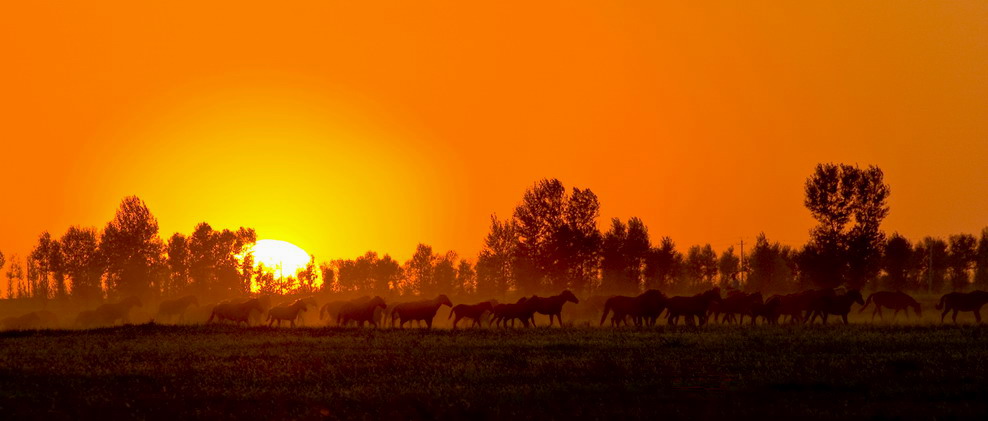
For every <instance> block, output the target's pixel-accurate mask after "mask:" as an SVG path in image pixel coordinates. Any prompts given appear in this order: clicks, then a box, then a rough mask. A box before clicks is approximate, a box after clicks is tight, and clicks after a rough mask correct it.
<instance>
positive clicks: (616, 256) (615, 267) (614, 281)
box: [600, 218, 639, 293]
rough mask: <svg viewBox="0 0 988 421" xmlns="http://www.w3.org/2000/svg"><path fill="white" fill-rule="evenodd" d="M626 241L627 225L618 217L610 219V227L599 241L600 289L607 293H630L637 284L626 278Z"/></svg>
mask: <svg viewBox="0 0 988 421" xmlns="http://www.w3.org/2000/svg"><path fill="white" fill-rule="evenodd" d="M627 241H628V226H627V225H625V224H624V222H621V219H620V218H613V219H611V228H610V229H608V230H607V232H606V233H605V234H604V240H603V242H602V243H601V253H600V254H601V260H600V272H601V280H600V284H601V289H602V290H604V291H606V292H608V293H618V292H622V293H632V292H637V291H638V289H639V288H638V285H637V284H635V283H634V282H632V280H630V279H628V278H627V271H626V270H625V269H626V268H627V266H628V262H627V261H626V260H627V259H625V256H624V243H625V242H627Z"/></svg>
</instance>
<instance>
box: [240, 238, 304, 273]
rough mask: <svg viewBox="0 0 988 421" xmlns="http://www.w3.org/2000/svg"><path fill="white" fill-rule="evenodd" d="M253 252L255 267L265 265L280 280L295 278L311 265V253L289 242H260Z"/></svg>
mask: <svg viewBox="0 0 988 421" xmlns="http://www.w3.org/2000/svg"><path fill="white" fill-rule="evenodd" d="M251 250H252V251H253V252H254V262H255V265H262V264H263V265H264V267H266V268H268V269H271V270H273V271H274V273H275V276H277V277H279V278H281V277H284V276H293V275H295V273H296V272H298V270H299V269H304V268H305V265H306V264H307V263H309V253H306V252H305V250H302V248H300V247H299V246H296V245H294V244H292V243H289V242H287V241H281V240H260V241H258V242H257V244H255V245H254V247H253V248H252V249H251Z"/></svg>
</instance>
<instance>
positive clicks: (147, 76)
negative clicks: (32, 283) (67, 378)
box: [0, 1, 988, 261]
mask: <svg viewBox="0 0 988 421" xmlns="http://www.w3.org/2000/svg"><path fill="white" fill-rule="evenodd" d="M207 3H208V4H203V2H168V3H152V2H136V3H135V2H98V4H97V3H93V4H90V3H87V2H82V3H77V4H62V3H61V2H42V1H37V2H7V3H5V4H4V5H3V6H0V55H2V57H3V61H2V63H3V64H2V66H0V91H2V92H3V94H2V96H0V98H2V99H0V144H2V148H0V157H2V163H0V180H2V191H0V194H2V196H3V198H4V199H3V202H2V203H3V206H0V250H3V251H4V252H5V253H7V254H8V256H9V255H10V253H16V254H18V255H19V256H21V257H23V256H24V255H25V254H26V253H28V252H29V251H30V249H31V247H32V245H33V244H34V242H35V240H36V239H37V236H38V234H40V233H41V232H42V231H46V230H47V231H50V232H51V233H52V234H53V235H54V236H60V235H61V234H62V233H64V232H65V230H66V229H67V228H68V227H69V226H70V225H82V226H95V227H97V228H99V229H102V227H103V226H104V225H105V224H106V222H107V221H109V220H110V219H111V218H112V217H113V215H114V211H115V209H116V208H117V206H118V204H119V203H120V200H121V199H122V198H124V197H126V196H129V195H137V196H139V197H140V198H141V199H143V200H144V201H145V202H146V203H147V205H148V207H149V208H150V210H151V211H152V212H153V214H154V215H155V216H156V217H157V218H158V221H159V223H160V228H161V232H160V234H161V236H162V237H164V238H167V237H168V236H169V235H171V234H172V233H174V232H183V233H190V232H191V231H192V230H193V228H194V227H195V225H196V224H197V223H199V222H203V221H206V222H209V223H210V224H211V225H212V226H213V227H216V228H237V227H240V226H245V227H251V228H254V229H256V230H257V234H258V238H261V239H264V238H269V239H278V240H284V241H289V242H291V243H294V244H296V245H298V246H300V247H301V248H303V249H304V250H306V251H307V252H309V253H312V254H314V255H315V256H316V259H317V260H319V261H323V260H330V259H337V258H352V257H354V256H357V255H360V254H363V253H364V252H366V251H368V250H375V251H377V252H379V253H381V254H384V253H390V254H391V255H392V256H394V257H395V258H396V259H398V260H400V261H404V260H405V259H407V258H408V257H409V256H410V255H411V254H412V252H414V251H415V246H416V244H417V243H420V242H421V243H426V244H430V245H432V246H433V247H434V248H435V249H436V251H437V252H445V251H446V250H456V251H457V252H459V253H460V255H461V256H463V257H466V258H468V259H473V258H474V257H475V256H476V253H477V251H478V250H479V249H480V247H481V244H482V241H483V238H484V235H485V234H486V233H487V231H488V227H489V218H490V215H491V214H493V213H497V214H498V215H499V216H501V217H506V216H509V215H510V214H511V212H512V210H513V208H514V206H515V205H516V204H517V203H518V202H519V201H520V200H521V197H522V194H523V193H524V191H525V190H526V189H527V188H529V187H531V186H532V185H533V183H534V182H536V181H537V180H540V179H542V178H558V179H560V180H562V181H563V183H565V185H566V186H567V187H568V188H571V187H580V188H590V189H591V190H592V191H593V192H594V193H596V194H597V196H598V197H599V199H600V202H601V214H602V215H601V223H600V225H601V228H602V229H606V227H607V224H608V220H609V219H610V218H611V217H620V218H622V219H625V218H628V217H632V216H638V217H641V218H642V219H643V220H644V221H645V223H646V224H647V225H648V227H649V230H650V232H651V234H652V239H653V241H657V239H658V238H660V237H662V236H669V237H671V238H672V239H673V240H675V241H676V243H677V245H679V246H680V247H682V248H685V247H688V246H689V245H693V244H706V243H710V244H711V245H712V246H713V247H714V249H716V250H723V249H725V248H726V247H728V246H730V245H733V244H736V243H738V242H739V241H740V240H742V239H743V240H745V241H752V240H753V239H754V237H755V236H756V235H757V234H758V233H759V232H765V233H766V235H767V236H768V237H769V238H770V239H772V240H776V241H781V242H783V243H786V244H791V245H801V244H804V243H805V242H806V241H807V238H808V231H809V229H810V228H811V227H812V226H813V220H812V219H811V217H810V215H809V212H808V211H807V210H806V209H805V208H804V207H803V198H804V194H803V184H804V182H805V180H806V178H807V177H808V176H809V175H810V174H811V173H812V171H813V169H814V167H815V165H816V164H817V163H821V162H843V163H850V164H859V165H861V166H862V167H865V166H868V165H877V166H879V167H881V169H882V170H883V171H884V172H885V177H886V181H887V183H888V184H889V186H891V189H892V195H891V198H890V200H889V205H890V207H891V213H890V215H889V217H888V219H887V220H886V221H885V223H884V225H883V228H884V230H885V231H887V232H889V233H891V232H896V231H897V232H899V233H901V234H903V235H904V236H906V237H908V238H910V239H914V240H916V239H919V238H921V237H923V236H926V235H934V236H947V235H950V234H954V233H961V232H964V233H977V232H980V230H981V228H983V227H984V226H985V225H986V224H988V218H986V217H988V195H986V194H985V192H986V191H988V165H985V157H986V156H988V118H986V112H988V76H986V75H988V3H985V2H979V1H952V2H920V1H885V2H855V1H840V2H825V3H807V2H771V3H763V4H762V6H760V7H759V6H748V5H746V6H745V7H743V8H742V7H739V5H738V4H734V3H733V2H715V3H714V4H698V3H689V2H687V3H682V4H666V3H662V2H648V1H640V2H639V1H629V2H584V1H565V2H534V3H533V2H483V3H474V2H467V3H459V2H456V3H445V2H396V3H388V4H386V5H385V4H380V3H371V2H328V1H316V2H292V1H287V2H277V3H275V4H271V3H267V2H207Z"/></svg>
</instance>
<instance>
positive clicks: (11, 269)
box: [5, 254, 24, 299]
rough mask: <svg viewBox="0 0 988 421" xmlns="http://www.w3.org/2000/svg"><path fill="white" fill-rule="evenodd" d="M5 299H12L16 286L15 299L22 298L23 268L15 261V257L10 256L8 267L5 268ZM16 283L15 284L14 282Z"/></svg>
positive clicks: (14, 255) (18, 261)
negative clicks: (15, 286)
mask: <svg viewBox="0 0 988 421" xmlns="http://www.w3.org/2000/svg"><path fill="white" fill-rule="evenodd" d="M5 274H6V275H7V298H8V299H9V298H14V285H15V284H16V285H17V287H18V288H17V297H23V296H24V288H23V284H24V266H23V265H22V264H21V261H20V260H18V259H17V255H16V254H13V255H11V256H10V265H9V266H7V272H6V273H5ZM15 281H16V282H15Z"/></svg>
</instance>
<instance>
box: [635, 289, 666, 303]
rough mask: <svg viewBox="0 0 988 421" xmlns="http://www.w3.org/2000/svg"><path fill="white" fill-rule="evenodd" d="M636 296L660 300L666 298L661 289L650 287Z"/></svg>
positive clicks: (648, 299) (649, 299)
mask: <svg viewBox="0 0 988 421" xmlns="http://www.w3.org/2000/svg"><path fill="white" fill-rule="evenodd" d="M638 297H639V298H641V299H643V300H647V301H662V300H665V299H666V295H665V294H663V293H662V291H659V290H657V289H650V290H648V291H645V292H643V293H641V295H639V296H638Z"/></svg>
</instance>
